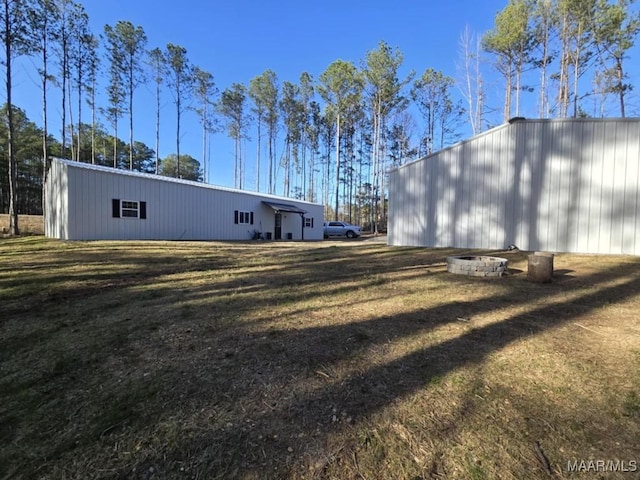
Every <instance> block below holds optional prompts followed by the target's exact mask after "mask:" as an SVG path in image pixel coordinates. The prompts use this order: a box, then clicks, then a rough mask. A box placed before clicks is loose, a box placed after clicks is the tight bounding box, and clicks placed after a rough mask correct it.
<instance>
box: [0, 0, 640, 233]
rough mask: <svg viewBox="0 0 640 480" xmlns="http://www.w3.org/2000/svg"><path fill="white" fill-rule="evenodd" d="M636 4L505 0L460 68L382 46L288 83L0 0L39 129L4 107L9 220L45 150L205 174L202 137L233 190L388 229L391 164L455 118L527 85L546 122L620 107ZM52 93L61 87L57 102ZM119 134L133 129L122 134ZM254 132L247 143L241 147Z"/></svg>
mask: <svg viewBox="0 0 640 480" xmlns="http://www.w3.org/2000/svg"><path fill="white" fill-rule="evenodd" d="M632 5H633V0H617V1H607V0H510V1H508V2H507V4H506V6H505V8H504V9H503V10H502V11H501V12H499V13H498V14H497V15H496V17H495V26H494V28H493V29H492V30H490V31H489V32H486V33H485V34H484V35H482V36H480V37H478V36H477V35H475V34H473V33H472V32H471V31H470V29H468V28H467V29H466V30H465V31H464V32H463V34H462V35H461V38H460V45H459V55H458V57H459V58H458V62H457V63H458V65H459V69H458V71H457V72H456V77H455V78H454V77H451V76H448V75H446V74H445V73H443V72H441V71H437V70H434V69H431V68H427V69H426V70H424V72H423V73H422V74H421V75H416V74H415V72H410V73H408V74H406V75H403V76H401V75H400V74H399V72H400V70H401V67H402V64H403V60H404V59H403V54H402V53H401V51H400V50H399V49H393V48H391V47H390V46H389V45H387V44H386V43H385V42H380V43H379V44H378V46H377V48H375V49H374V50H371V51H370V52H368V53H366V55H365V57H364V59H362V60H361V61H360V64H359V65H356V64H355V63H353V62H350V61H343V60H337V61H335V62H333V63H332V64H331V65H329V66H328V67H327V68H326V69H325V70H324V71H323V72H322V73H321V74H320V75H318V77H317V78H313V76H312V75H311V74H309V73H306V72H303V73H302V74H301V75H300V77H299V79H298V80H297V81H296V82H291V81H280V80H279V79H278V76H277V74H276V73H275V72H274V71H272V70H267V71H265V72H263V73H261V74H259V75H257V76H256V77H254V78H253V79H252V80H251V81H250V82H248V84H246V85H244V84H241V83H234V84H232V85H231V86H229V87H227V88H225V89H223V90H222V92H220V91H219V90H218V88H217V87H216V85H215V82H214V77H213V74H212V73H211V72H207V71H206V70H205V69H203V68H200V67H198V66H197V65H195V64H194V63H192V62H191V61H190V60H189V58H188V56H187V50H186V49H185V48H184V47H182V46H179V45H173V44H168V45H166V46H165V47H163V48H160V47H155V48H149V46H148V45H147V37H146V34H145V32H144V29H143V28H142V27H141V26H134V25H133V24H131V23H130V22H128V21H119V22H117V23H116V24H115V25H106V26H105V27H104V31H103V32H101V33H100V34H96V33H94V32H91V31H90V28H89V22H88V16H87V14H86V12H85V10H84V8H83V6H82V5H81V4H80V3H76V2H74V1H72V0H5V1H4V2H3V4H2V6H0V9H1V12H0V15H1V16H2V26H1V28H2V33H1V34H2V36H3V40H4V44H5V47H6V48H5V50H4V53H5V57H4V61H5V65H6V77H7V82H6V85H8V87H7V92H6V93H7V94H6V98H7V103H8V104H11V66H12V63H13V61H14V59H15V58H16V57H17V56H20V55H28V56H30V57H32V59H33V61H34V63H35V64H36V65H37V67H36V70H37V74H38V78H39V79H40V80H39V82H40V84H41V92H42V108H43V124H42V125H41V126H39V127H38V126H36V125H34V124H32V123H31V122H30V121H29V120H28V119H26V117H24V113H23V112H21V111H20V110H19V109H18V108H17V107H16V106H14V107H13V108H5V109H4V115H3V117H4V118H5V119H6V121H5V122H4V125H3V128H4V130H5V131H4V132H3V137H2V138H3V139H4V143H3V144H2V148H3V151H2V160H1V161H2V162H3V166H2V168H3V170H4V171H6V172H8V175H7V176H6V177H4V176H3V180H2V181H0V188H1V190H0V197H1V198H0V207H2V210H3V211H8V212H9V213H10V214H11V219H12V221H11V225H10V227H11V231H12V233H17V231H18V229H17V213H18V212H23V213H36V212H38V211H40V210H41V198H42V197H41V188H42V183H43V182H42V180H43V178H44V175H45V172H46V164H45V162H43V160H42V159H46V158H49V157H50V156H51V155H58V156H62V157H66V158H71V159H74V160H78V161H84V162H90V163H96V164H102V165H109V166H112V167H115V168H127V169H133V170H140V171H145V172H151V173H158V174H165V175H171V176H182V177H185V178H187V177H188V178H194V179H202V178H205V179H206V178H208V175H207V172H206V168H207V165H208V162H207V158H208V155H209V153H208V152H209V150H210V149H209V143H210V140H211V136H212V135H214V134H218V133H222V132H224V133H225V134H226V135H228V136H229V137H230V138H231V139H233V141H234V145H235V148H234V154H233V167H234V168H233V170H234V184H235V186H236V187H237V188H243V189H252V190H257V191H265V192H267V193H272V194H281V195H284V196H292V197H296V198H301V199H306V200H309V201H316V202H322V203H324V204H325V206H326V212H325V213H326V215H327V217H334V218H345V219H347V220H350V221H353V222H356V223H360V224H368V225H370V226H371V228H372V230H374V231H377V229H378V228H379V226H381V225H382V226H384V225H385V223H386V189H387V173H388V170H389V168H390V167H392V166H397V165H400V164H401V163H403V162H405V161H406V160H407V159H413V158H417V157H419V156H423V155H425V154H429V153H431V152H432V151H434V150H437V149H439V148H442V147H443V146H446V145H447V144H450V143H452V142H454V141H456V140H457V139H458V138H459V136H460V132H461V130H462V128H464V127H466V128H467V129H468V130H470V131H471V132H472V133H474V134H475V133H479V132H480V131H482V130H484V129H486V128H488V127H490V126H492V125H495V124H496V123H501V122H502V121H503V120H508V119H509V118H511V117H512V116H518V115H520V114H521V112H522V104H523V101H522V95H528V96H529V98H528V99H527V102H528V104H531V103H532V99H534V98H535V103H536V104H537V114H538V115H539V116H540V117H552V116H557V117H566V116H569V115H572V116H582V115H588V114H598V115H600V116H605V115H611V114H615V115H620V116H625V115H626V97H627V95H628V93H629V92H630V90H631V89H632V86H633V84H632V82H631V81H630V80H629V78H628V75H627V73H626V69H625V65H626V61H627V59H628V56H629V52H630V50H631V49H632V47H633V46H634V43H635V39H636V36H637V33H638V28H639V24H640V22H639V19H638V14H637V13H634V12H633V11H632ZM496 74H498V76H499V77H500V78H502V83H503V87H504V88H503V92H504V99H503V100H504V101H503V107H502V108H501V109H500V110H502V114H500V115H497V114H496V113H494V112H496V110H498V109H497V108H496V105H494V104H492V102H495V99H493V98H492V97H491V96H490V95H489V94H488V91H489V86H490V81H489V79H491V78H492V77H495V76H496ZM588 79H590V80H591V81H590V82H589V81H587V80H588ZM142 84H146V85H148V86H151V87H152V90H153V92H154V97H155V112H154V113H155V115H154V118H155V127H156V128H155V132H156V135H155V139H154V140H155V145H154V147H155V148H153V149H152V148H150V147H148V146H146V145H145V144H144V143H142V142H139V141H136V140H134V138H135V134H134V128H133V127H134V121H133V120H134V107H135V101H134V100H135V92H136V90H137V89H138V88H139V87H140V86H141V85H142ZM50 87H55V88H58V89H59V93H60V94H61V95H59V97H60V103H58V104H57V105H55V106H52V105H50V99H49V98H48V96H47V95H48V93H47V92H48V90H49V88H50ZM167 92H170V94H171V98H172V99H173V106H174V110H173V113H172V115H173V116H174V117H175V121H176V122H175V123H176V130H175V153H174V154H172V155H169V156H168V157H167V158H165V160H164V161H162V159H160V157H159V155H158V150H159V144H160V126H161V104H162V100H161V99H162V97H163V95H166V93H167ZM99 93H102V95H99ZM98 98H102V99H104V102H103V103H99V102H98ZM612 100H613V101H615V108H612V105H613V104H612ZM585 105H588V106H589V108H586V107H585ZM51 109H53V111H56V112H59V115H60V118H59V123H60V124H61V125H62V128H61V139H60V140H56V139H54V138H53V137H52V135H51V134H50V132H49V131H48V121H47V115H48V112H49V110H51ZM187 111H189V112H190V114H191V115H194V114H195V115H196V116H197V118H198V120H199V123H200V126H201V129H202V130H201V132H202V153H201V158H200V161H198V160H196V159H194V158H192V157H189V156H184V155H183V154H181V130H180V129H181V125H182V122H183V120H184V118H183V116H184V114H185V113H187ZM136 114H137V112H136ZM145 115H149V112H145ZM20 122H21V123H20ZM103 122H104V123H105V124H106V125H108V128H106V127H104V126H103ZM123 124H124V126H123ZM107 129H108V130H109V132H107ZM120 130H126V131H127V132H128V138H127V141H123V140H120V138H119V131H120ZM249 137H253V139H254V141H255V144H256V150H255V153H253V152H247V151H246V150H245V145H246V140H247V139H248V138H249ZM38 138H39V139H40V140H39V145H38V141H37V140H36V139H38ZM249 159H252V160H249ZM222 161H224V159H218V160H217V162H222ZM218 164H219V163H218ZM38 166H39V167H40V168H39V169H38ZM201 169H202V170H201ZM248 178H253V182H252V184H250V185H248V184H247V179H248ZM38 192H40V193H38Z"/></svg>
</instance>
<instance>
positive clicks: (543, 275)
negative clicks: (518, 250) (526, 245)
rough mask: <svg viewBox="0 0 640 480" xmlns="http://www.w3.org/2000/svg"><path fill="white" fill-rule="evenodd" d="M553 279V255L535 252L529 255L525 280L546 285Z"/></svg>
mask: <svg viewBox="0 0 640 480" xmlns="http://www.w3.org/2000/svg"><path fill="white" fill-rule="evenodd" d="M552 277H553V253H544V252H535V253H534V254H533V255H529V270H528V272H527V279H528V280H530V281H532V282H536V283H547V282H550V281H551V278H552Z"/></svg>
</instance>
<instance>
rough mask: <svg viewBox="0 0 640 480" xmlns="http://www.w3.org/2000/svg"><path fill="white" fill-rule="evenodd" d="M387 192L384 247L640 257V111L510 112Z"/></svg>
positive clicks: (410, 167) (416, 167)
mask: <svg viewBox="0 0 640 480" xmlns="http://www.w3.org/2000/svg"><path fill="white" fill-rule="evenodd" d="M389 190H390V191H389V234H388V243H389V244H390V245H413V246H433V247H459V248H484V249H503V248H505V247H507V246H508V245H510V244H514V245H516V246H518V247H519V248H520V249H523V250H530V251H531V250H538V251H548V252H578V253H601V254H633V255H640V218H639V215H640V119H637V118H634V119H561V120H548V119H547V120H525V119H513V120H512V121H511V122H510V123H508V124H505V125H502V126H500V127H497V128H494V129H492V130H489V131H487V132H484V133H482V134H480V135H478V136H475V137H473V138H471V139H469V140H466V141H464V142H461V143H459V144H456V145H454V146H452V147H450V148H446V149H444V150H441V151H439V152H436V153H434V154H432V155H429V156H427V157H425V158H422V159H420V160H417V161H415V162H413V163H409V164H406V165H403V166H401V167H399V168H397V169H395V170H393V171H392V172H391V174H390V186H389Z"/></svg>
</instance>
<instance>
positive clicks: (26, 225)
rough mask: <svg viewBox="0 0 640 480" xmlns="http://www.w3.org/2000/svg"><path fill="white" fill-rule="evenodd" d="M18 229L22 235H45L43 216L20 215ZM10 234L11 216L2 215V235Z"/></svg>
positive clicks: (0, 221)
mask: <svg viewBox="0 0 640 480" xmlns="http://www.w3.org/2000/svg"><path fill="white" fill-rule="evenodd" d="M18 228H19V229H20V234H21V235H44V220H43V217H42V215H19V216H18ZM8 232H9V215H7V214H6V213H0V233H2V234H3V235H6V234H8Z"/></svg>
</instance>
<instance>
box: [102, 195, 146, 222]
mask: <svg viewBox="0 0 640 480" xmlns="http://www.w3.org/2000/svg"><path fill="white" fill-rule="evenodd" d="M111 205H112V209H111V211H112V215H111V216H112V217H113V218H139V219H141V220H145V219H146V218H147V202H138V201H136V200H120V199H118V198H113V199H112V200H111Z"/></svg>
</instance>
